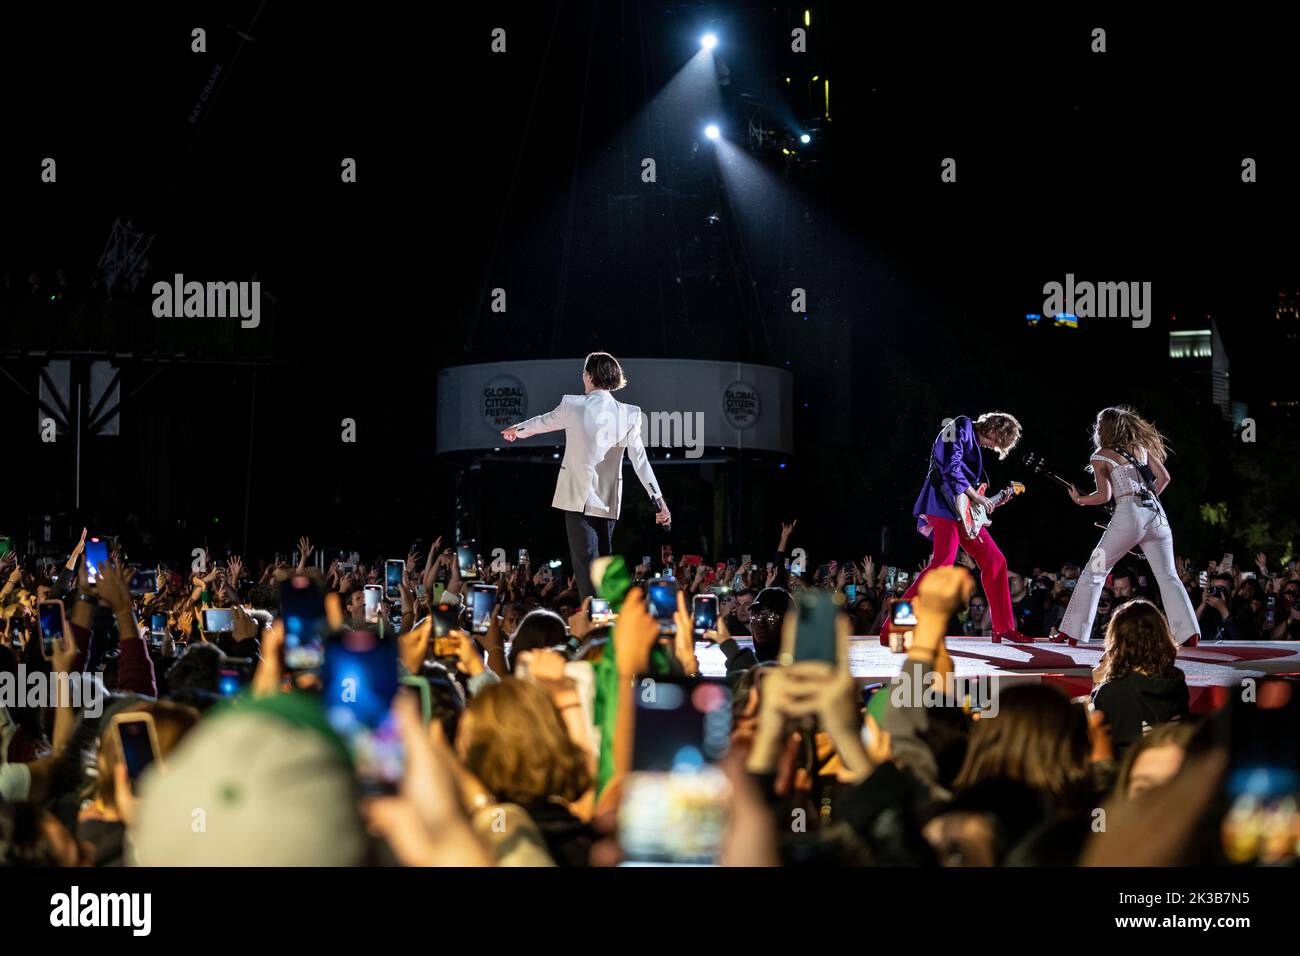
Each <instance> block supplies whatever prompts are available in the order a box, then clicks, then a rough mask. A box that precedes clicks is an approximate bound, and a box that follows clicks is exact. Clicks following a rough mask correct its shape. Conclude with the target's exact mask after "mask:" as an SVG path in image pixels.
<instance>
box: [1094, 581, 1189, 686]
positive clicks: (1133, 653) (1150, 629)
mask: <svg viewBox="0 0 1300 956" xmlns="http://www.w3.org/2000/svg"><path fill="white" fill-rule="evenodd" d="M1177 658H1178V645H1177V644H1176V643H1174V635H1173V634H1172V633H1171V632H1170V630H1169V623H1168V622H1167V621H1166V620H1165V616H1164V615H1163V614H1161V613H1160V609H1159V608H1158V607H1156V606H1155V605H1154V604H1152V603H1151V602H1150V601H1148V600H1146V599H1145V598H1134V599H1133V600H1131V601H1127V602H1125V603H1124V604H1123V605H1121V606H1120V607H1119V608H1117V609H1116V610H1115V611H1114V613H1112V614H1111V616H1110V623H1108V624H1107V625H1106V650H1105V651H1104V652H1103V653H1102V655H1101V661H1100V662H1099V663H1098V665H1097V682H1098V683H1105V682H1106V681H1108V680H1118V679H1119V678H1121V677H1124V676H1125V675H1126V674H1134V673H1137V674H1145V675H1146V676H1148V677H1165V676H1167V675H1168V674H1169V672H1170V671H1172V670H1173V668H1174V661H1175V660H1177Z"/></svg>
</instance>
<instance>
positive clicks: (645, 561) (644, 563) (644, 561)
mask: <svg viewBox="0 0 1300 956" xmlns="http://www.w3.org/2000/svg"><path fill="white" fill-rule="evenodd" d="M641 567H643V568H648V567H650V555H648V554H643V555H641Z"/></svg>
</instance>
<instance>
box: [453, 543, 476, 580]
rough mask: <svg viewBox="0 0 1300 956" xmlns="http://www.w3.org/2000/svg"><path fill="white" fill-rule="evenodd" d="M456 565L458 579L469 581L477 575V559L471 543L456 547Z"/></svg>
mask: <svg viewBox="0 0 1300 956" xmlns="http://www.w3.org/2000/svg"><path fill="white" fill-rule="evenodd" d="M456 565H457V568H458V570H459V571H460V579H461V580H462V581H469V580H472V579H475V578H477V577H478V559H477V557H476V556H475V554H474V546H473V545H472V544H462V545H460V546H459V547H457V548H456Z"/></svg>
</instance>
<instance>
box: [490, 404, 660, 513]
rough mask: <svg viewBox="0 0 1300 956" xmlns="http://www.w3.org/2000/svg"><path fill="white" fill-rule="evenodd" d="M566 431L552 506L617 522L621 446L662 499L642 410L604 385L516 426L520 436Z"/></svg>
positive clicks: (651, 492)
mask: <svg viewBox="0 0 1300 956" xmlns="http://www.w3.org/2000/svg"><path fill="white" fill-rule="evenodd" d="M561 428H562V429H564V462H563V464H561V465H560V477H559V479H558V480H557V481H556V482H555V497H554V499H552V501H551V507H553V508H559V509H560V510H562V511H579V512H582V513H583V514H587V515H592V516H594V517H597V518H613V519H615V520H617V518H618V514H619V508H620V507H621V505H622V502H623V449H625V448H626V449H627V451H628V456H629V457H630V458H631V459H632V468H633V470H635V471H636V476H637V477H638V478H639V479H641V485H642V487H644V488H645V490H646V494H648V495H649V496H650V497H651V499H654V498H661V497H663V494H662V492H660V490H659V482H657V481H656V480H655V473H654V469H653V468H651V467H650V459H649V458H648V457H647V456H646V453H645V445H644V444H642V442H641V409H639V408H637V406H635V405H624V404H623V403H622V402H620V401H618V400H617V399H616V398H614V396H613V395H611V394H610V393H609V392H608V391H607V390H606V389H603V388H598V389H596V390H595V391H593V392H591V393H589V394H587V395H565V396H564V398H563V399H562V400H561V401H560V404H559V405H558V406H556V408H555V410H554V411H550V412H547V413H546V414H544V415H538V416H536V417H535V418H530V419H528V420H527V421H523V422H520V423H519V424H518V425H516V426H515V434H516V435H517V436H518V437H519V438H529V437H531V436H533V435H540V434H542V433H543V432H554V431H559V430H560V429H561Z"/></svg>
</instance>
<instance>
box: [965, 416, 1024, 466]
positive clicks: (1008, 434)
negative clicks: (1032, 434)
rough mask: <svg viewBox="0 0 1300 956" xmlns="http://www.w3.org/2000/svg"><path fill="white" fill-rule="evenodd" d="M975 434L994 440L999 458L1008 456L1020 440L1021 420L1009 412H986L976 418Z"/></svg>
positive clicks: (994, 446)
mask: <svg viewBox="0 0 1300 956" xmlns="http://www.w3.org/2000/svg"><path fill="white" fill-rule="evenodd" d="M975 434H977V435H981V436H983V437H984V438H987V439H989V440H990V441H992V442H993V448H994V450H995V451H996V452H997V453H998V458H999V459H1003V458H1006V457H1007V455H1009V454H1011V449H1013V448H1015V447H1016V444H1017V443H1018V442H1019V441H1020V422H1019V421H1018V420H1017V419H1016V416H1014V415H1010V414H1008V413H1007V412H985V413H984V414H983V415H981V416H980V417H979V418H977V419H975Z"/></svg>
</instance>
